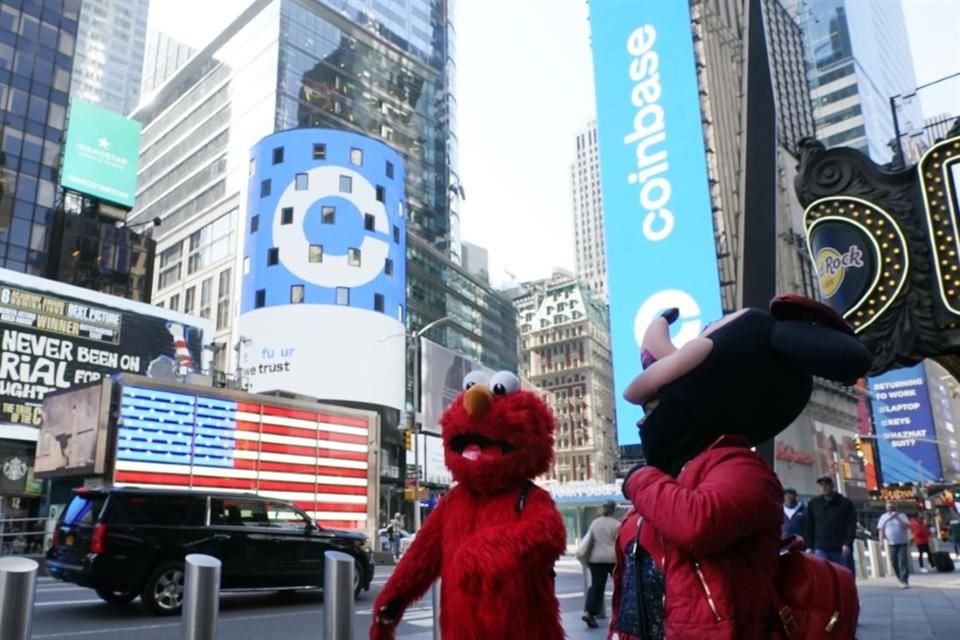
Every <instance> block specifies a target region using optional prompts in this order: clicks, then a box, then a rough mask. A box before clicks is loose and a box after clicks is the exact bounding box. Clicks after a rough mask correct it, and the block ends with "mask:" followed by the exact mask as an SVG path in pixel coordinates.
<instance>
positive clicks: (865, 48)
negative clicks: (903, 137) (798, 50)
mask: <svg viewBox="0 0 960 640" xmlns="http://www.w3.org/2000/svg"><path fill="white" fill-rule="evenodd" d="M788 2H789V3H790V5H792V6H790V10H791V12H793V13H794V14H795V15H796V17H797V21H798V23H799V24H800V27H801V29H802V30H803V34H804V44H805V47H806V57H807V65H808V69H809V71H808V75H809V81H810V91H811V96H812V98H813V102H814V110H815V115H816V119H817V137H818V138H819V139H820V140H822V141H823V142H824V144H826V145H827V146H828V147H835V146H845V147H853V148H855V149H859V150H861V151H863V152H864V153H866V154H868V155H869V156H870V157H871V158H872V159H873V160H874V161H875V162H878V163H881V164H882V163H886V162H889V161H890V159H891V157H892V150H891V143H892V141H893V140H894V138H895V137H896V134H895V131H894V125H893V116H892V113H891V109H890V98H892V97H894V96H900V95H906V94H909V93H912V92H913V91H914V89H915V88H916V79H915V77H914V75H913V61H912V58H911V56H910V42H909V40H908V38H907V30H906V24H905V22H904V17H903V7H902V5H901V2H900V1H899V0H890V1H889V2H859V1H858V0H788ZM897 109H898V114H897V117H898V120H899V122H900V128H901V130H902V131H909V130H913V129H917V130H919V129H922V127H923V114H922V111H921V109H920V104H919V101H900V102H898V104H897Z"/></svg>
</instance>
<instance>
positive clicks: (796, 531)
mask: <svg viewBox="0 0 960 640" xmlns="http://www.w3.org/2000/svg"><path fill="white" fill-rule="evenodd" d="M806 519H807V510H806V507H804V506H803V505H802V504H801V503H800V502H798V501H797V490H796V489H794V488H793V487H787V488H786V489H784V490H783V533H782V535H783V537H784V538H789V537H790V536H800V537H801V538H802V537H803V536H804V535H805V533H806V532H805V531H804V526H805V524H806Z"/></svg>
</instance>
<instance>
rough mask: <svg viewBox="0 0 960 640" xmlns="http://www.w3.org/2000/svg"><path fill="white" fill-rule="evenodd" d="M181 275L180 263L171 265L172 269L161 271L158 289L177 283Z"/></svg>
mask: <svg viewBox="0 0 960 640" xmlns="http://www.w3.org/2000/svg"><path fill="white" fill-rule="evenodd" d="M181 274H182V264H181V263H180V262H178V263H177V264H175V265H173V266H172V267H169V268H167V269H164V270H163V271H161V272H160V281H159V283H158V284H159V285H160V289H166V288H167V287H169V286H170V285H172V284H174V283H176V282H179V281H180V276H181Z"/></svg>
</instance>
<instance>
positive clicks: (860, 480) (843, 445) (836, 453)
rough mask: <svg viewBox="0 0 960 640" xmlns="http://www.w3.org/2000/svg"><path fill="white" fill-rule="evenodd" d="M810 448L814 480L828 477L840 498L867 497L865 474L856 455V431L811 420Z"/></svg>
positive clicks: (860, 460)
mask: <svg viewBox="0 0 960 640" xmlns="http://www.w3.org/2000/svg"><path fill="white" fill-rule="evenodd" d="M813 445H814V450H815V451H816V454H815V455H816V462H817V477H820V476H830V477H831V478H833V482H834V484H835V485H837V488H838V490H839V491H841V492H842V493H843V494H844V495H846V496H848V497H850V498H854V499H858V500H865V499H866V498H867V497H868V495H869V492H868V490H867V472H866V470H865V469H864V464H863V459H862V458H861V457H860V456H858V455H857V432H856V431H854V430H853V429H843V428H841V427H837V426H834V425H832V424H826V423H823V422H817V421H814V422H813Z"/></svg>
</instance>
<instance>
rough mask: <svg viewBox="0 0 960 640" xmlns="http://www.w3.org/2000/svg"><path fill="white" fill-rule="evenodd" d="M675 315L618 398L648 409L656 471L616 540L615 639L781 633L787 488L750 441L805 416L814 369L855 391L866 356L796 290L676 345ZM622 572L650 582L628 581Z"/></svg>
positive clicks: (633, 480) (658, 331)
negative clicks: (779, 584)
mask: <svg viewBox="0 0 960 640" xmlns="http://www.w3.org/2000/svg"><path fill="white" fill-rule="evenodd" d="M677 316H678V312H677V310H676V309H671V310H669V311H667V312H666V313H665V314H663V316H661V317H659V318H657V319H656V320H654V322H653V323H652V324H651V325H650V327H649V328H648V329H647V331H646V334H645V335H644V339H643V352H642V364H643V367H644V370H643V373H641V374H640V375H639V376H638V377H637V378H636V379H634V380H633V382H631V383H630V385H629V386H628V388H627V390H626V391H625V392H624V396H625V397H626V399H627V400H628V401H630V402H632V403H634V404H639V405H642V406H643V407H644V411H645V418H644V419H643V420H642V421H641V422H640V423H639V429H640V436H641V440H642V446H643V451H644V456H645V457H646V459H647V462H648V465H649V466H645V467H636V468H634V469H633V470H631V472H630V473H629V474H628V476H627V478H626V479H625V480H624V482H623V493H624V495H625V496H626V497H627V499H629V500H630V502H631V503H632V504H633V507H634V510H635V512H634V513H632V514H631V517H628V518H627V519H626V520H625V522H624V525H623V529H622V531H621V536H620V541H619V543H618V562H617V570H616V575H615V576H614V577H615V581H614V584H615V587H616V588H617V589H618V590H620V591H621V593H620V594H618V595H617V596H615V598H614V607H613V609H614V610H613V615H612V619H611V632H610V635H609V637H610V638H611V639H613V638H617V639H618V640H635V639H641V638H642V639H643V640H649V639H653V638H660V637H665V638H667V640H674V639H683V638H709V639H711V640H712V639H724V640H727V639H729V640H735V639H740V638H751V639H757V640H760V639H765V638H777V637H780V635H779V634H780V631H779V629H778V627H777V624H776V622H775V621H776V612H775V607H774V602H775V600H776V596H775V593H776V591H775V579H776V576H777V566H778V557H779V550H780V528H781V524H782V501H783V490H782V487H781V486H780V482H779V481H778V480H777V477H776V475H775V474H774V473H773V470H772V469H771V468H770V466H769V465H768V464H767V463H766V462H765V461H764V460H763V459H761V458H760V456H759V455H758V454H756V453H755V452H753V451H752V450H751V448H750V447H751V446H754V445H757V444H759V443H761V442H764V441H766V440H769V439H770V438H772V437H774V436H775V435H776V434H778V433H780V432H781V431H782V430H783V429H785V428H786V427H787V426H789V425H790V423H791V422H792V421H793V420H794V419H795V418H796V417H797V416H798V415H799V414H800V412H801V411H802V410H803V408H804V406H805V405H806V404H807V402H808V401H809V399H810V394H811V392H812V388H813V378H812V377H813V376H814V375H817V376H822V377H825V378H828V379H830V380H834V381H837V382H841V383H852V382H854V381H855V380H856V379H857V378H859V377H861V376H862V375H864V374H865V373H866V371H867V369H868V368H869V365H870V354H869V352H868V351H867V350H866V348H865V347H864V346H863V345H862V344H861V343H860V342H859V341H858V340H857V339H856V337H855V336H854V335H853V331H852V330H851V329H850V327H849V326H848V325H847V324H846V322H845V321H844V320H843V318H841V317H840V316H839V315H838V314H836V313H835V312H834V311H833V310H832V309H830V308H829V307H826V306H824V305H822V304H820V303H818V302H815V301H813V300H809V299H806V298H801V297H798V296H782V297H779V298H776V299H775V300H774V301H773V302H772V303H771V306H770V311H769V312H767V311H763V310H759V309H745V310H742V311H739V312H737V313H734V314H731V315H729V316H727V317H725V318H723V319H722V320H720V321H718V322H716V323H714V324H712V325H710V326H708V327H707V328H706V329H705V330H704V331H703V332H702V333H701V335H700V336H699V337H697V338H694V339H693V340H691V341H690V342H688V343H686V344H685V345H683V346H682V347H681V348H679V349H678V348H677V347H676V346H674V345H673V343H672V342H671V340H670V333H669V331H670V329H669V325H670V324H671V323H672V322H674V321H675V320H676V319H677ZM631 527H632V530H631ZM631 541H633V542H635V544H634V546H633V547H631V546H630V543H631ZM630 554H632V555H630ZM645 558H646V562H643V560H644V559H645ZM654 563H655V567H653V564H654ZM628 565H629V566H630V567H631V570H632V571H634V572H637V571H639V572H643V573H644V574H645V575H646V576H647V578H646V579H645V580H640V581H636V580H634V581H632V582H630V581H626V584H625V581H624V573H625V567H626V566H628ZM651 569H656V570H659V572H662V575H663V577H664V581H663V586H659V587H658V585H659V584H660V583H658V582H657V580H656V575H655V572H653V573H651ZM628 577H629V576H628ZM657 588H660V589H661V590H662V593H655V594H653V596H654V597H653V598H651V597H650V595H651V594H649V593H645V591H644V590H645V589H653V590H656V589H657ZM631 589H632V591H631ZM657 596H659V597H657ZM657 600H659V601H660V602H661V603H662V610H660V611H658V607H657V606H656V604H655V603H656V601H657ZM651 603H653V604H651ZM658 614H659V615H660V616H662V618H663V620H662V629H658V628H657V623H658ZM658 633H662V635H658Z"/></svg>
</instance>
